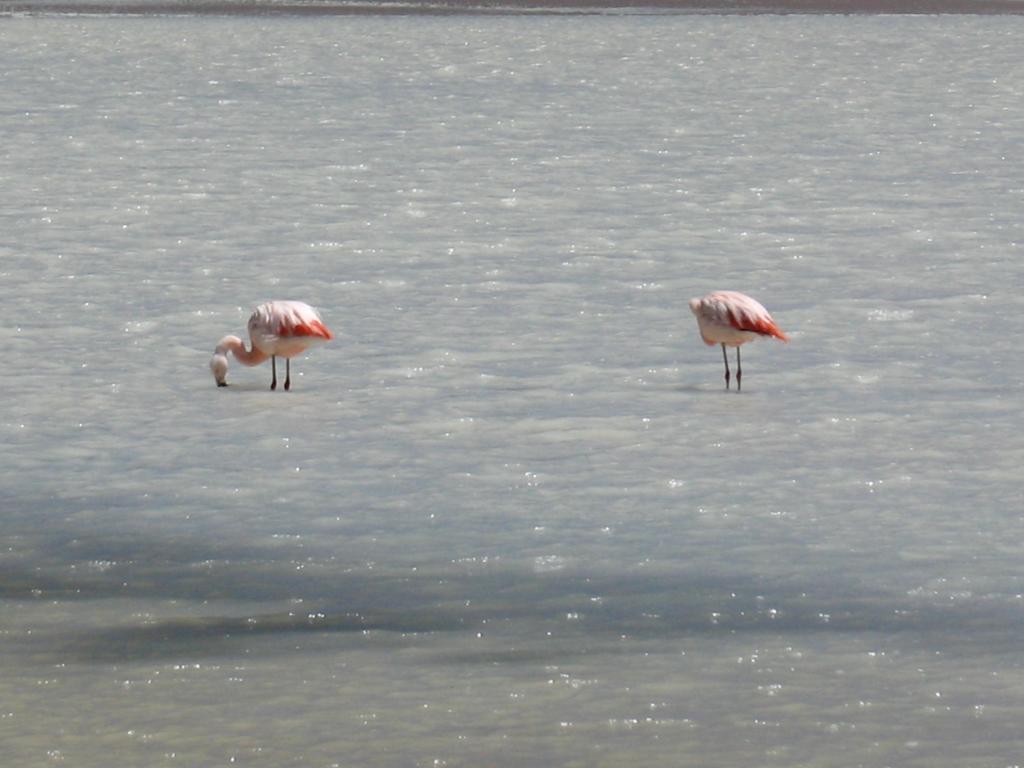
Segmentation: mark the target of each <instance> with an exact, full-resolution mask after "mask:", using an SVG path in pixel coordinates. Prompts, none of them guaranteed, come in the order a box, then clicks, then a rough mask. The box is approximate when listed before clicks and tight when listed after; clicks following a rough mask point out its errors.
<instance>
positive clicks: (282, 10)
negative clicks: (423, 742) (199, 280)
mask: <svg viewBox="0 0 1024 768" xmlns="http://www.w3.org/2000/svg"><path fill="white" fill-rule="evenodd" d="M643 9H650V10H656V11H660V12H665V13H673V12H674V13H703V14H734V15H739V14H744V15H755V14H843V15H850V14H904V15H905V14H918V15H933V14H986V15H1021V14H1024V0H718V1H717V2H716V0H441V1H438V0H402V1H401V2H374V1H373V0H355V1H354V2H344V1H343V0H324V1H318V0H309V1H308V2H292V1H290V0H281V1H280V2H275V1H274V0H125V1H124V2H118V1H117V0H113V1H110V0H106V1H104V0H80V1H79V0H20V2H19V1H17V0H15V2H0V15H11V14H58V15H59V14H103V15H109V14H116V15H167V14H175V15H311V16H330V15H346V14H348V15H352V14H380V15H411V14H431V15H444V14H465V13H476V14H508V13H512V14H515V13H602V12H612V11H615V10H621V11H624V12H629V11H642V10H643Z"/></svg>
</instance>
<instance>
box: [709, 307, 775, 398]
mask: <svg viewBox="0 0 1024 768" xmlns="http://www.w3.org/2000/svg"><path fill="white" fill-rule="evenodd" d="M690 310H691V311H692V312H693V314H695V315H696V316H697V325H698V326H700V337H701V338H702V339H704V343H705V344H707V345H708V346H709V347H712V346H714V345H715V344H721V345H722V359H723V360H725V388H726V389H728V388H729V356H728V355H727V354H726V351H725V348H726V347H736V391H737V392H739V391H740V381H741V379H742V378H743V370H742V369H741V368H740V345H741V344H746V343H747V342H748V341H753V340H754V339H756V338H758V337H759V336H774V337H775V338H776V339H780V340H782V341H789V337H788V336H786V334H785V333H783V332H782V329H781V328H779V326H777V325H776V324H775V321H774V320H772V316H771V315H769V314H768V310H767V309H765V308H764V307H763V306H761V304H760V302H758V301H755V300H754V299H752V298H750V297H749V296H747V295H746V294H745V293H740V292H739V291H714V292H713V293H709V294H708V295H707V296H702V297H701V298H699V299H690Z"/></svg>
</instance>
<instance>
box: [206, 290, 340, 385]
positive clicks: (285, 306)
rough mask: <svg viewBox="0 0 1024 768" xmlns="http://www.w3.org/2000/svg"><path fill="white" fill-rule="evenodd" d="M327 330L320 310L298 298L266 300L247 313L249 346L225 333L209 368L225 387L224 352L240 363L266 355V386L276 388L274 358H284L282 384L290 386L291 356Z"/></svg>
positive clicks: (323, 337) (256, 362) (320, 338)
mask: <svg viewBox="0 0 1024 768" xmlns="http://www.w3.org/2000/svg"><path fill="white" fill-rule="evenodd" d="M332 338H334V336H333V334H332V333H331V331H330V330H329V329H328V328H327V326H326V325H324V323H323V321H322V320H321V319H320V314H319V313H318V312H317V311H316V310H315V309H313V308H312V307H311V306H309V304H306V303H305V302H302V301H268V302H266V303H264V304H260V305H259V306H258V307H256V309H255V310H253V313H252V316H250V317H249V339H250V340H251V342H252V348H251V349H246V348H245V343H244V342H243V341H242V340H241V339H240V338H238V337H237V336H225V337H224V338H223V339H221V340H220V341H219V342H217V348H216V349H215V350H214V352H213V357H212V358H210V371H212V372H213V378H214V379H215V380H216V381H217V386H218V387H226V386H227V385H228V383H227V374H228V352H231V353H233V354H234V356H235V357H236V358H237V359H238V362H240V363H242V364H243V365H259V364H260V363H262V362H263V361H264V360H266V359H267V358H268V357H269V358H270V365H271V379H270V388H271V389H277V358H278V357H283V358H284V359H285V377H284V388H285V389H286V390H287V389H291V387H292V369H291V358H293V357H295V356H296V355H300V354H302V353H303V352H305V351H306V349H307V348H309V347H310V346H312V345H313V344H318V343H321V342H325V341H330V340H331V339H332Z"/></svg>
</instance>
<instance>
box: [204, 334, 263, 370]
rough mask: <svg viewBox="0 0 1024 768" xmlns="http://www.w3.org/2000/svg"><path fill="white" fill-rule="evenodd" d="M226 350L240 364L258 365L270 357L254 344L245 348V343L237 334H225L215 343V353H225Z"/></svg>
mask: <svg viewBox="0 0 1024 768" xmlns="http://www.w3.org/2000/svg"><path fill="white" fill-rule="evenodd" d="M228 352H231V353H232V354H233V355H234V356H235V359H236V360H238V362H240V363H241V364H242V365H259V364H260V363H262V362H263V361H264V360H266V359H267V358H268V357H270V355H268V354H267V353H266V352H263V351H262V350H259V349H257V348H256V347H255V346H253V347H252V349H246V348H245V343H244V342H243V341H242V340H241V339H240V338H238V337H237V336H225V337H224V338H223V339H221V340H220V342H219V343H218V344H217V350H216V353H217V354H221V355H226V354H227V353H228Z"/></svg>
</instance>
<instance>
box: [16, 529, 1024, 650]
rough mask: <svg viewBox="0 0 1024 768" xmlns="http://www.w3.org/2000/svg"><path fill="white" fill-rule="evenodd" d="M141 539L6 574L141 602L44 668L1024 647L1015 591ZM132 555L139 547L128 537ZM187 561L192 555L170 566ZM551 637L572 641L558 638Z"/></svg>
mask: <svg viewBox="0 0 1024 768" xmlns="http://www.w3.org/2000/svg"><path fill="white" fill-rule="evenodd" d="M134 544H135V550H134V552H133V559H129V560H126V561H124V562H119V563H115V564H109V565H98V566H95V567H90V566H89V565H88V564H87V563H84V564H83V563H82V562H81V561H80V563H79V564H76V565H75V567H74V568H70V567H68V566H66V565H64V566H59V567H58V566H55V567H45V566H32V567H27V566H22V567H19V566H17V565H16V564H11V563H7V564H5V565H3V566H0V596H2V597H3V598H5V599H7V600H21V601H33V602H34V601H46V602H49V601H53V602H56V603H62V602H65V603H72V602H79V601H81V602H87V601H96V600H109V599H115V598H125V599H128V600H130V601H131V603H130V605H131V607H127V608H125V611H124V614H123V620H119V621H117V622H116V623H112V624H109V625H107V626H100V627H81V626H77V627H76V626H70V627H66V628H64V629H62V630H61V631H60V632H57V631H53V632H52V633H51V634H49V635H47V634H46V633H45V632H42V631H39V632H34V633H33V635H32V637H31V643H30V644H29V640H28V639H26V640H25V641H17V642H24V643H25V650H26V652H27V653H30V654H31V655H32V656H33V657H34V658H36V659H49V660H60V661H78V662H84V663H118V662H131V661H142V660H151V659H182V658H186V659H187V658H197V657H198V658H203V657H212V656H230V655H234V654H237V653H240V652H243V651H244V652H245V653H247V654H251V653H259V654H267V655H271V654H286V653H289V652H293V651H292V649H293V647H294V646H293V643H291V642H279V641H274V638H285V637H287V636H298V635H301V636H305V637H307V638H308V639H309V640H310V641H311V642H312V641H313V638H314V637H315V638H317V640H316V642H315V643H313V644H315V645H317V646H318V647H321V648H328V649H336V647H337V640H335V641H333V643H332V641H331V638H332V637H334V638H340V637H342V636H345V637H349V638H351V640H348V641H346V642H348V643H351V642H356V643H363V644H365V645H366V646H367V647H373V646H374V645H376V644H380V643H381V642H387V643H389V644H391V645H398V646H409V647H412V646H423V645H424V640H423V636H424V635H435V636H436V635H438V634H441V633H474V634H475V633H476V632H480V631H485V632H486V633H487V635H488V636H489V637H490V638H492V643H491V644H489V645H488V646H487V649H486V650H483V651H480V650H475V649H474V650H472V651H469V650H467V646H466V644H465V643H462V642H452V643H450V644H449V645H448V649H447V650H441V651H437V650H435V658H436V660H437V661H439V662H444V663H503V664H514V663H536V662H538V661H548V662H550V661H551V660H552V659H563V660H564V659H565V658H567V657H577V656H582V655H587V654H599V653H621V652H623V651H622V649H623V647H624V646H623V642H622V641H623V639H624V638H627V639H631V640H638V641H650V642H652V643H655V644H657V643H663V642H665V641H668V640H673V639H680V638H687V637H695V636H700V637H710V638H714V637H721V638H723V640H725V639H728V638H732V637H736V636H742V635H744V634H768V635H772V636H778V637H790V636H806V635H811V634H817V635H821V634H826V635H827V634H832V635H838V634H847V635H849V634H853V633H875V634H881V635H899V636H901V637H904V638H911V640H908V642H922V643H925V642H926V643H938V644H942V645H943V646H944V647H954V646H955V647H960V648H965V649H969V648H971V647H977V648H982V649H984V650H985V651H986V652H993V651H998V649H999V648H1000V647H1002V646H1003V645H1005V646H1006V650H1007V651H1008V652H1016V650H1017V641H1016V638H1018V637H1019V636H1020V635H1021V633H1022V631H1024V611H1021V610H1020V606H1019V605H1017V604H1015V603H1014V601H1013V599H1012V595H1011V594H1007V595H1001V596H988V597H984V598H982V597H979V598H978V599H974V600H969V601H960V602H956V601H950V600H948V598H947V599H941V598H939V597H934V598H930V599H929V598H916V597H910V596H907V595H906V594H901V593H895V592H894V593H886V592H872V593H866V592H864V591H863V590H861V589H859V588H858V587H857V586H856V585H851V584H846V583H843V581H842V580H841V579H840V578H836V577H831V576H830V575H829V574H818V575H817V576H814V575H805V576H803V577H802V578H800V579H787V580H769V579H764V578H760V577H757V576H754V575H750V574H743V573H727V574H718V575H706V574H702V573H694V572H681V571H678V570H677V571H671V570H662V571H658V572H652V571H647V570H645V571H638V570H636V569H633V570H629V569H617V568H616V566H615V565H614V564H608V565H604V566H600V567H592V568H586V569H576V570H570V569H565V570H560V571H553V572H536V571H535V570H533V568H532V567H530V566H529V565H525V564H523V565H507V564H500V565H487V566H483V565H477V566H474V567H473V568H472V569H467V568H466V567H464V566H455V565H451V564H446V563H442V564H438V565H436V566H419V567H417V568H415V569H412V568H404V569H397V568H396V569H392V570H389V569H386V568H375V569H372V570H367V569H359V570H357V571H355V570H352V569H350V568H346V567H345V566H343V565H341V564H338V563H334V562H319V563H317V562H313V563H310V562H305V563H304V564H303V566H304V567H303V568H301V569H297V568H296V567H295V563H294V562H292V561H289V560H287V559H286V558H287V555H286V553H282V552H281V551H279V550H278V551H274V552H273V553H271V552H264V553H260V555H261V556H260V558H259V559H253V555H254V553H253V552H252V550H251V549H249V550H248V551H247V552H246V553H245V554H246V555H248V559H244V558H242V557H241V555H242V553H241V552H234V551H230V550H223V549H222V550H220V551H219V552H217V554H218V555H219V557H218V558H216V559H207V558H205V557H204V558H202V559H196V558H195V554H196V553H195V551H193V553H192V555H193V557H192V558H191V559H188V560H187V561H186V559H185V555H186V552H187V550H188V549H189V545H186V544H182V545H180V548H179V549H177V550H176V549H175V545H173V544H169V543H167V542H159V543H157V542H149V543H148V545H142V544H141V543H140V542H138V541H136V542H134ZM193 544H194V542H193ZM83 548H84V549H85V550H88V549H89V548H88V547H87V546H84V547H83ZM123 548H124V550H125V551H124V553H125V554H127V550H128V549H130V547H129V546H128V542H124V544H123ZM143 550H145V553H144V552H143ZM200 550H201V554H202V555H210V554H213V552H212V551H209V550H203V549H202V547H200ZM157 552H159V553H161V557H162V559H160V558H158V557H157V555H156V553H157ZM175 552H176V554H177V555H179V556H180V559H178V558H173V557H172V558H168V557H167V555H168V553H175ZM225 555H230V556H231V557H225ZM234 557H238V559H232V558H234ZM172 600H174V601H181V602H182V603H184V605H183V607H182V610H181V613H180V614H179V615H177V616H174V617H167V618H160V619H153V618H139V615H138V614H137V613H134V612H135V611H138V602H139V601H142V602H143V603H146V602H152V603H153V604H154V606H155V608H158V611H157V612H164V613H166V612H168V611H169V610H170V611H173V610H174V603H170V604H169V605H168V602H169V601H172ZM246 602H251V603H252V604H253V606H254V610H253V611H252V613H246V612H245V609H244V604H245V603H246ZM229 603H230V606H229V605H228V604H229ZM274 604H278V605H280V606H281V609H280V610H275V609H273V607H272V606H273V605H274ZM240 605H241V607H240ZM257 605H258V607H257ZM268 606H271V609H270V610H269V611H268ZM207 608H208V610H207ZM60 610H67V608H64V609H60ZM114 613H115V614H116V613H117V610H116V609H115V610H114ZM225 614H229V615H225ZM466 636H467V637H468V636H469V635H468V634H467V635H466ZM551 636H555V637H556V638H559V639H558V641H557V642H551V641H549V640H547V639H546V638H549V637H551ZM502 637H507V638H508V642H507V643H505V644H504V645H503V644H502V643H501V642H500V641H498V643H497V645H495V644H494V642H495V641H494V640H493V639H494V638H502ZM382 638H386V639H382ZM914 638H916V639H914ZM264 640H267V641H266V642H264ZM442 644H443V643H442ZM430 645H431V647H434V648H435V649H436V647H437V644H436V643H431V644H430Z"/></svg>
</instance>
